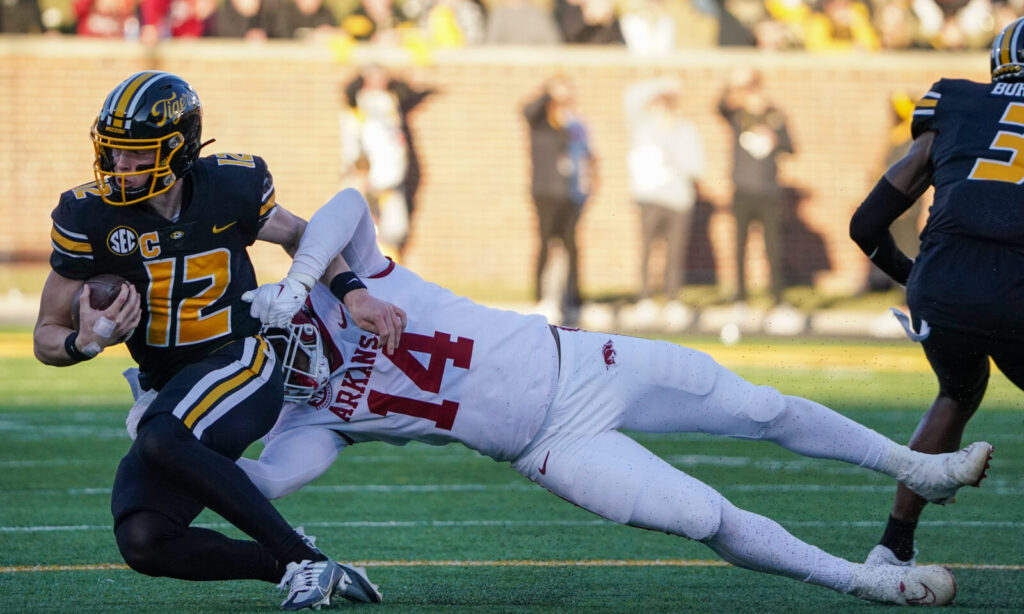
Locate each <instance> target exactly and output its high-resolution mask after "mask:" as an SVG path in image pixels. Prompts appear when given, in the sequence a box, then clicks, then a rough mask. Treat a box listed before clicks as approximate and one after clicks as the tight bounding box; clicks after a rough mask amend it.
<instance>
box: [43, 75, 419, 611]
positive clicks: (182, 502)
mask: <svg viewBox="0 0 1024 614" xmlns="http://www.w3.org/2000/svg"><path fill="white" fill-rule="evenodd" d="M201 128H202V107H201V105H200V102H199V98H198V97H197V95H196V93H195V91H194V90H193V89H192V88H191V87H190V86H189V85H188V83H186V82H185V81H184V80H182V79H181V78H179V77H177V76H174V75H171V74H168V73H164V72H157V71H144V72H140V73H137V74H135V75H132V76H131V77H129V78H128V79H126V80H125V81H124V82H122V83H121V84H120V85H118V86H117V87H116V88H115V89H114V90H113V91H112V92H111V93H110V94H109V96H107V98H106V101H105V102H104V103H103V107H102V108H101V110H100V113H99V115H98V117H97V118H96V121H95V123H94V125H93V128H92V141H93V144H94V147H95V152H96V160H95V164H94V171H95V177H96V180H95V181H94V182H92V183H89V184H86V185H82V186H79V187H77V188H74V189H72V190H68V191H67V192H65V193H64V194H62V195H61V198H60V202H59V204H58V205H57V208H56V209H54V211H53V214H52V218H53V229H52V233H51V238H52V243H53V252H52V254H51V257H50V264H51V266H52V269H53V270H52V271H51V273H50V275H49V277H48V279H47V281H46V284H45V286H44V288H43V293H42V298H41V302H40V309H39V318H38V320H37V322H36V329H35V334H34V349H35V354H36V356H37V357H38V359H39V360H41V361H42V362H44V363H46V364H51V365H57V366H67V365H72V364H75V363H78V362H81V361H84V360H89V359H90V358H93V357H94V356H96V355H97V354H98V353H99V352H100V351H101V350H102V349H103V348H104V347H107V346H110V345H113V344H115V343H117V342H118V341H119V340H121V339H123V338H124V337H125V336H129V338H128V341H127V343H128V349H129V351H130V352H131V354H132V357H133V358H134V359H135V360H136V361H137V362H138V363H139V368H140V371H141V373H142V378H141V379H142V383H143V386H144V387H145V388H148V389H152V390H155V391H157V392H156V396H155V399H154V401H153V403H152V404H151V405H150V407H149V409H148V411H147V412H146V414H145V415H144V416H143V418H142V420H141V421H140V423H139V425H138V435H137V438H136V440H135V442H134V443H133V445H132V446H131V448H130V449H129V451H128V453H127V454H126V455H125V457H124V459H122V461H121V464H120V466H119V467H118V470H117V475H116V477H115V480H114V486H113V493H112V500H111V511H112V514H113V516H114V535H115V537H116V540H117V545H118V548H119V549H120V551H121V554H122V556H123V557H124V559H125V561H126V562H127V563H128V564H129V566H131V567H132V568H133V569H135V570H136V571H139V572H141V573H145V574H148V575H153V576H169V577H174V578H181V579H188V580H227V579H262V580H267V581H270V582H275V583H276V582H280V583H281V586H282V588H289V595H288V597H287V599H286V600H285V602H284V603H283V604H282V607H283V608H284V609H301V608H304V607H314V606H319V605H320V604H324V603H329V601H330V598H331V596H332V592H333V593H334V594H335V595H341V596H344V597H345V598H347V599H350V600H355V601H368V602H376V601H379V600H380V594H379V592H378V591H377V590H376V587H374V586H373V585H372V584H370V582H369V580H368V579H367V578H366V575H365V573H364V572H363V571H362V570H360V569H357V568H352V567H349V566H346V565H341V564H338V563H335V562H333V561H331V560H330V559H328V557H326V556H325V555H324V554H323V553H321V552H320V551H319V550H317V549H316V548H314V547H313V546H312V542H311V540H309V539H308V538H305V537H304V536H303V535H301V534H300V533H299V532H296V531H295V530H294V529H292V527H291V526H289V524H288V523H287V522H286V521H285V520H284V518H282V517H281V515H280V514H279V513H278V512H277V511H276V510H275V509H274V507H273V506H272V505H271V504H270V503H269V502H268V501H267V499H266V498H265V497H263V495H262V494H261V493H260V492H259V490H258V489H256V487H255V486H254V485H253V484H252V482H251V481H250V480H249V479H248V478H247V477H246V475H245V474H244V473H243V472H242V471H241V470H240V469H239V468H238V467H237V466H236V465H235V463H234V461H235V460H236V459H237V458H238V457H239V456H241V454H242V452H243V451H244V450H245V449H246V447H247V446H248V445H249V444H250V443H252V442H253V441H255V440H257V439H258V438H260V437H262V436H263V435H264V434H265V433H266V432H267V431H268V430H269V429H270V427H271V426H273V424H274V421H275V420H276V418H277V414H278V412H279V411H280V407H281V401H282V378H281V369H280V366H279V365H278V364H277V360H276V358H275V356H274V353H273V352H272V351H271V350H270V348H269V346H268V344H267V342H266V341H265V340H264V339H263V338H262V337H261V336H260V335H259V331H260V323H259V321H258V320H257V319H255V318H253V317H252V316H251V315H250V306H249V305H248V304H246V303H245V302H244V300H243V298H244V297H243V295H244V294H245V293H246V292H247V291H251V290H254V289H255V288H256V286H257V284H256V276H255V273H254V271H253V267H252V264H251V262H250V260H249V256H248V254H247V253H246V248H247V247H248V246H249V245H251V244H252V243H253V242H254V241H255V240H256V239H260V240H264V241H269V242H272V243H277V244H279V245H281V246H283V247H284V248H285V250H286V251H288V252H289V253H294V251H295V249H296V248H297V247H298V244H299V239H300V238H301V236H302V233H303V230H304V228H305V221H303V220H302V219H301V218H298V217H296V216H295V215H293V214H291V213H289V212H288V211H286V210H284V209H283V208H282V207H280V206H278V205H277V204H276V199H275V192H274V183H273V179H272V178H271V175H270V172H269V171H268V170H267V165H266V163H265V162H264V161H263V160H262V159H260V158H259V157H256V156H252V155H248V154H216V155H211V156H207V157H199V150H200V148H201V147H202V142H201V140H200V135H201ZM100 273H114V274H117V275H120V276H121V277H124V278H125V279H127V280H128V281H129V282H130V285H126V286H125V287H124V288H123V289H122V291H121V294H120V296H119V297H118V298H117V300H116V301H115V302H114V304H113V305H111V306H110V307H109V308H107V309H105V310H102V311H100V310H94V309H92V308H91V306H90V305H89V300H88V296H89V294H88V291H87V290H85V291H83V294H82V298H81V300H80V303H81V308H80V318H79V326H78V330H74V329H73V328H72V325H71V305H72V300H73V297H74V294H75V292H76V291H77V290H78V289H79V288H80V287H81V286H82V285H83V283H84V281H85V280H87V279H89V278H90V277H93V276H95V275H97V274H100ZM315 281H316V280H315V279H312V278H310V279H303V278H301V277H300V278H298V279H296V278H295V277H294V276H292V277H290V278H289V279H286V280H285V281H284V282H282V283H281V284H280V290H279V294H280V295H281V297H282V299H287V298H289V297H290V296H291V295H292V294H295V295H297V296H302V297H304V295H305V294H304V293H305V287H306V286H312V285H313V283H314V282H315ZM328 281H329V280H328ZM344 296H345V298H344V300H345V303H346V305H348V306H350V307H352V306H355V308H356V309H357V310H358V311H359V312H360V315H359V316H358V319H359V321H358V322H357V324H359V325H360V326H362V327H364V328H366V329H367V330H370V331H371V332H376V333H378V334H380V336H381V340H382V343H384V344H385V345H387V346H390V347H391V348H392V349H393V347H394V346H395V345H396V344H397V342H398V337H399V335H400V333H401V329H402V327H403V326H404V323H403V318H404V314H403V313H402V312H401V310H399V309H398V308H396V307H394V306H392V305H390V304H388V303H383V302H381V301H377V300H376V299H374V298H373V297H371V296H370V295H369V294H368V293H366V291H365V289H359V290H356V291H352V292H348V293H347V294H345V295H344ZM204 507H209V508H210V509H212V510H213V511H215V512H217V513H218V514H220V515H221V516H223V517H224V518H225V519H227V520H228V521H230V522H231V523H232V524H233V525H235V526H236V527H238V528H239V529H241V530H242V531H244V532H245V533H246V534H248V535H249V536H251V537H252V538H253V539H254V540H255V541H242V540H234V539H229V538H228V537H226V536H224V535H222V534H220V533H217V532H214V531H210V530H208V529H201V528H197V527H192V526H190V524H191V523H192V521H193V520H194V519H195V518H196V516H197V515H198V514H199V513H200V511H201V510H202V509H203V508H204Z"/></svg>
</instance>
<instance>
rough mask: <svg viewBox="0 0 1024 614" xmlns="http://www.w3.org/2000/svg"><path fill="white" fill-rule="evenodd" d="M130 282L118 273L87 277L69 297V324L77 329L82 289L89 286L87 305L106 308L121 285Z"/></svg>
mask: <svg viewBox="0 0 1024 614" xmlns="http://www.w3.org/2000/svg"><path fill="white" fill-rule="evenodd" d="M127 283H131V282H129V281H128V280H127V279H125V278H124V277H121V276H120V275H114V274H112V273H104V274H102V275H97V276H96V277H92V278H90V279H87V280H86V282H85V283H84V284H82V287H81V288H79V289H78V291H77V292H75V295H74V296H73V297H72V298H71V324H72V326H74V329H75V330H78V314H79V305H78V304H79V302H80V301H81V299H82V290H84V289H85V286H89V305H90V306H91V307H92V308H93V309H106V308H107V307H110V306H111V305H112V304H113V303H114V300H115V299H116V298H117V295H118V294H120V293H121V286H123V285H124V284H127Z"/></svg>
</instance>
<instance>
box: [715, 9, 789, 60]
mask: <svg viewBox="0 0 1024 614" xmlns="http://www.w3.org/2000/svg"><path fill="white" fill-rule="evenodd" d="M716 1H717V2H718V3H719V17H718V25H719V28H718V44H719V45H720V46H743V47H750V46H756V47H758V48H759V49H765V50H778V49H791V48H795V47H799V46H802V45H803V37H802V32H801V23H802V21H803V18H804V16H805V15H806V13H807V7H806V5H804V4H803V3H802V2H800V1H795V2H794V1H793V0H765V1H763V2H762V1H761V0H716Z"/></svg>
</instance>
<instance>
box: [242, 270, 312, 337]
mask: <svg viewBox="0 0 1024 614" xmlns="http://www.w3.org/2000/svg"><path fill="white" fill-rule="evenodd" d="M304 277H307V276H306V275H295V274H289V275H288V276H287V277H285V278H284V279H282V280H281V281H279V282H277V283H276V284H263V285H262V286H260V287H259V288H256V289H255V290H249V291H248V292H246V293H245V294H243V295H242V300H243V301H245V302H246V303H252V306H251V307H250V308H249V313H250V314H251V315H252V317H254V318H257V319H258V320H259V321H260V322H263V323H264V324H266V325H267V326H273V327H275V328H284V327H285V326H287V325H288V324H289V323H290V322H291V321H292V316H294V315H295V312H297V311H298V310H299V309H300V308H301V307H302V304H303V303H305V302H306V296H308V295H309V288H311V287H313V284H314V283H316V280H314V279H310V280H308V281H309V283H308V284H307V283H306V281H307V280H305V279H303V278H304Z"/></svg>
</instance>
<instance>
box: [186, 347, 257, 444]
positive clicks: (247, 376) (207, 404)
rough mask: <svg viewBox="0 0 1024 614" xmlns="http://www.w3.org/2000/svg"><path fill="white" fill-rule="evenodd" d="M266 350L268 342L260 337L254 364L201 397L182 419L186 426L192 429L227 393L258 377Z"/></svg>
mask: <svg viewBox="0 0 1024 614" xmlns="http://www.w3.org/2000/svg"><path fill="white" fill-rule="evenodd" d="M266 351H267V342H266V341H265V340H264V339H263V338H262V337H259V346H258V347H257V348H256V351H255V352H254V354H255V357H254V359H253V361H252V364H251V365H247V366H246V367H245V368H244V369H243V370H242V371H241V372H239V373H238V374H237V375H235V376H234V377H232V378H231V379H228V380H225V381H223V382H221V383H220V384H218V385H217V386H215V387H214V388H213V389H211V390H210V391H209V392H208V393H206V395H205V396H204V397H203V398H202V399H200V401H199V402H198V403H197V404H196V405H195V407H193V408H192V409H190V410H188V413H186V414H185V418H184V419H183V420H182V422H184V423H185V426H187V427H188V428H190V429H191V428H192V427H193V426H195V423H196V422H197V421H198V420H199V419H200V418H202V417H203V416H204V415H205V414H206V412H208V411H210V408H211V407H213V406H214V405H215V404H216V403H217V402H218V401H220V400H221V399H223V398H224V397H226V396H227V395H229V394H231V393H232V392H234V391H235V390H237V389H238V388H241V387H242V386H244V385H245V384H246V383H247V382H249V380H251V379H252V378H254V377H257V376H258V375H259V374H260V371H262V370H263V363H264V362H265V361H266V359H267V354H266Z"/></svg>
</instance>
